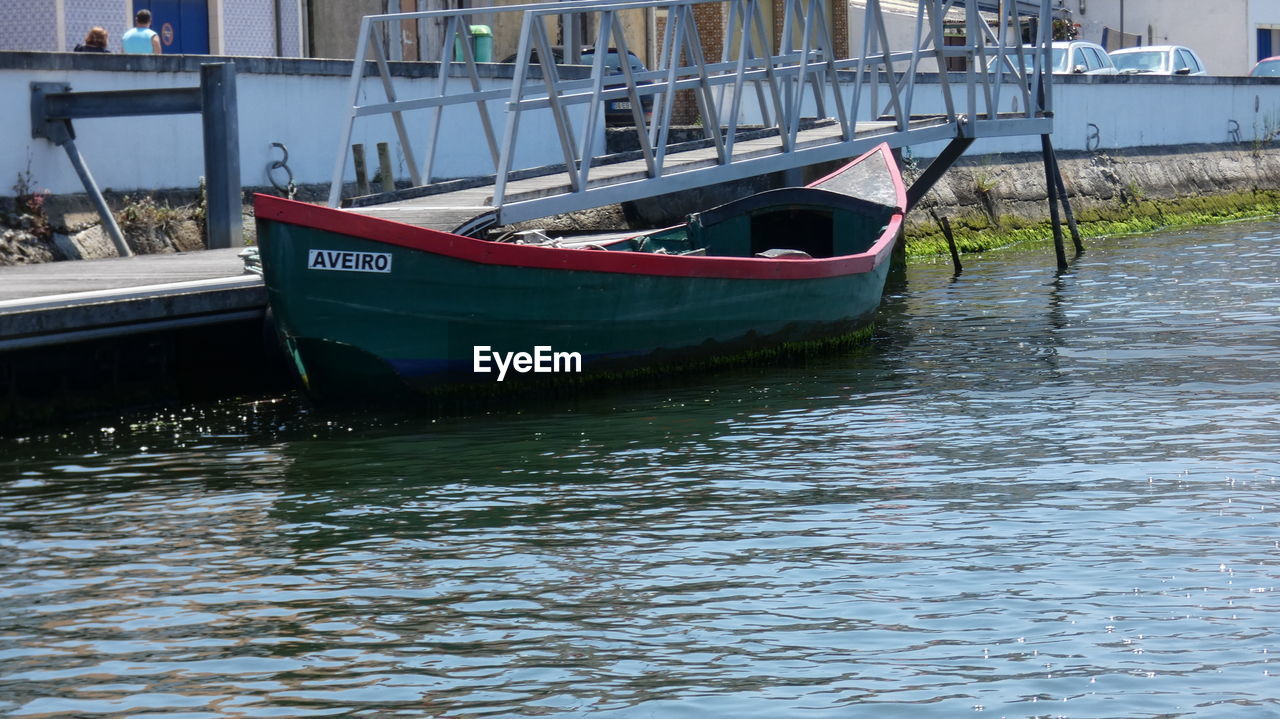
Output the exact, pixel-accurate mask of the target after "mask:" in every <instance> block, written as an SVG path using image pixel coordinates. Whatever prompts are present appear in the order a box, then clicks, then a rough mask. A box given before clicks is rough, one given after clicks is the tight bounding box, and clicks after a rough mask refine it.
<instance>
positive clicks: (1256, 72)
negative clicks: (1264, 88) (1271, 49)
mask: <svg viewBox="0 0 1280 719" xmlns="http://www.w3.org/2000/svg"><path fill="white" fill-rule="evenodd" d="M1249 77H1280V55H1277V56H1275V57H1269V58H1267V59H1265V60H1259V61H1258V64H1257V65H1254V66H1253V69H1252V70H1250V71H1249Z"/></svg>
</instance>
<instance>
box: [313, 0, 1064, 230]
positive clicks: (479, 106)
mask: <svg viewBox="0 0 1280 719" xmlns="http://www.w3.org/2000/svg"><path fill="white" fill-rule="evenodd" d="M708 6H714V7H718V8H719V10H720V13H721V15H720V17H721V18H722V19H723V21H724V23H723V25H722V28H723V29H724V32H725V39H724V42H723V47H724V51H723V53H722V57H721V59H720V61H719V62H707V61H706V59H705V58H703V56H702V53H703V51H702V39H701V36H700V34H699V28H698V21H697V18H696V17H695V13H694V10H695V9H700V12H701V13H702V14H701V15H699V16H698V17H703V18H705V16H706V15H705V13H706V9H707V7H708ZM823 8H824V5H823V3H822V2H820V0H785V2H784V3H783V15H784V17H783V21H784V22H783V28H782V30H781V33H780V37H779V38H778V40H777V45H778V47H777V48H776V49H771V46H770V43H769V42H767V40H768V38H767V35H766V33H765V32H764V27H765V25H764V19H763V17H762V8H761V3H760V2H759V0H638V1H634V2H616V1H614V0H582V1H580V2H560V3H550V4H540V5H523V6H505V7H495V8H485V9H484V10H483V11H481V10H479V9H474V8H473V9H469V10H450V11H431V12H420V13H399V14H389V15H379V16H370V17H366V18H365V19H364V22H363V24H362V26H361V35H360V41H359V45H358V48H357V55H356V57H357V62H356V64H355V70H354V71H353V73H352V79H351V86H350V97H351V100H352V105H351V111H350V114H349V117H348V123H347V126H346V133H345V135H344V137H343V140H342V145H341V149H340V151H339V159H338V161H337V163H336V167H335V170H334V179H333V183H332V185H331V187H332V190H331V194H330V197H329V203H330V205H331V206H335V207H337V206H346V207H348V208H349V209H351V210H352V211H355V212H360V213H364V214H369V215H374V216H378V217H383V218H387V219H395V220H398V221H401V222H406V223H408V224H414V225H419V226H423V227H429V228H432V229H437V230H443V231H453V232H458V233H461V234H476V233H480V232H482V231H484V230H485V229H487V228H489V227H493V226H497V225H505V224H509V223H513V222H520V221H524V220H530V219H535V218H540V217H547V216H551V215H556V214H561V213H565V212H571V211H575V210H583V209H589V208H593V207H599V206H603V205H607V204H612V203H618V202H625V201H631V200H638V199H643V198H647V197H653V196H657V195H662V194H667V193H672V192H679V191H683V190H688V189H692V188H698V187H704V186H709V185H714V184H718V183H723V182H728V181H731V180H738V179H743V178H747V177H753V176H757V175H762V174H766V173H771V172H777V171H781V170H788V169H794V168H799V167H804V166H808V165H813V164H817V163H822V162H828V161H834V160H841V159H845V158H851V157H854V156H856V155H858V154H861V153H862V152H864V151H865V150H867V149H869V148H870V147H872V146H873V145H876V144H879V143H881V142H887V143H888V144H889V145H890V146H892V147H902V146H906V145H915V144H921V143H926V142H937V141H949V142H950V145H948V147H947V149H946V150H945V151H944V152H943V153H942V154H941V155H940V156H939V158H938V159H937V160H935V161H934V163H933V166H931V167H930V168H928V169H927V170H926V172H925V173H924V174H923V175H922V177H921V178H920V180H919V181H917V183H916V186H915V187H913V188H912V192H911V193H910V196H911V197H913V198H916V199H918V197H919V196H920V195H922V194H923V192H925V191H927V189H928V186H930V185H931V184H932V183H933V182H935V181H936V180H937V178H938V177H939V176H940V175H941V174H942V172H944V171H945V170H946V168H947V167H948V166H949V165H950V164H951V163H952V162H954V160H955V159H956V158H957V157H958V156H959V155H960V154H961V153H962V152H963V151H964V149H965V148H967V147H968V145H969V144H970V143H972V142H973V140H974V139H976V138H978V137H991V136H1000V135H1023V134H1040V135H1046V134H1048V133H1049V132H1050V131H1051V130H1052V111H1051V107H1050V105H1049V103H1050V98H1051V92H1050V91H1049V87H1048V82H1049V79H1050V76H1049V74H1048V72H1047V69H1048V66H1049V62H1048V60H1049V56H1048V44H1049V42H1050V37H1049V34H1048V30H1049V28H1051V26H1052V22H1051V12H1050V0H1037V1H1035V2H997V1H995V0H990V1H986V2H974V1H972V0H970V1H969V2H966V1H965V0H918V9H919V13H918V16H917V20H916V32H915V43H914V45H913V46H912V47H910V48H906V49H898V50H894V49H893V48H890V47H889V41H888V34H887V31H886V27H885V23H884V17H883V12H882V10H881V7H880V2H879V0H868V2H867V5H866V10H865V17H864V18H863V21H864V24H863V37H862V52H861V54H860V55H859V56H858V57H856V58H852V59H837V58H836V57H835V56H834V54H833V50H832V48H833V47H834V44H833V42H832V38H831V35H830V32H829V27H828V22H827V20H826V14H825V10H824V9H823ZM646 11H661V12H662V13H663V14H664V16H665V17H666V23H665V31H664V32H663V37H662V41H661V49H660V51H659V53H658V58H659V60H658V63H657V66H656V67H655V68H654V69H645V68H642V67H634V68H633V67H632V66H631V64H629V63H627V62H621V63H616V58H618V57H626V56H627V55H628V52H629V51H628V49H627V44H626V43H627V37H626V33H625V32H624V31H623V26H624V22H623V18H624V17H625V16H626V14H627V13H631V14H634V13H636V12H646ZM480 12H484V14H485V15H486V16H492V15H494V14H499V13H520V14H521V19H522V22H523V26H522V33H521V40H520V47H519V50H518V52H517V54H516V62H515V70H514V78H513V81H512V85H511V89H510V90H505V89H502V90H492V89H490V90H484V89H482V85H481V82H480V75H479V72H478V71H477V68H478V67H479V65H478V64H477V63H476V62H475V59H474V56H473V53H472V51H471V43H470V29H469V28H470V24H471V20H472V16H474V15H476V14H478V13H480ZM561 18H568V19H566V20H564V22H565V25H566V27H574V28H579V27H594V28H596V30H597V37H596V42H595V44H594V46H593V47H587V48H586V49H580V50H579V51H578V52H579V53H580V57H578V58H573V57H562V58H561V57H557V53H561V55H563V53H565V52H568V53H569V54H570V55H572V54H575V53H573V51H571V50H568V49H567V48H561V47H560V46H553V45H552V43H551V41H550V37H549V35H548V32H547V25H548V22H549V21H550V20H553V19H557V20H558V19H561ZM422 20H433V21H437V22H441V23H443V24H444V27H445V38H446V39H448V38H456V39H457V48H458V49H459V50H461V51H462V55H463V61H462V62H452V63H451V62H450V60H451V53H452V52H453V50H454V47H455V44H454V43H453V42H445V43H443V44H442V47H443V48H444V50H442V52H441V56H440V58H439V60H440V65H439V67H440V68H441V72H440V73H439V75H438V77H437V79H436V83H435V85H436V86H435V88H434V90H435V92H434V93H433V94H432V95H430V96H427V97H418V98H402V97H399V96H397V90H396V87H395V84H394V83H393V82H392V79H391V73H390V70H389V65H388V61H387V56H388V52H387V47H388V43H387V42H386V37H387V33H388V32H389V31H391V30H392V29H393V28H396V27H401V26H400V25H397V23H403V22H406V21H422ZM775 20H776V18H775ZM944 23H946V25H948V26H950V27H955V26H956V24H957V23H963V25H964V27H965V28H966V29H967V30H968V39H967V44H965V45H945V44H943V43H942V42H938V41H935V39H939V38H942V37H943V34H944V31H943V28H944ZM1033 31H1034V33H1035V37H1036V38H1037V44H1036V45H1035V46H1033V47H1028V46H1024V45H1023V43H1022V38H1023V37H1025V36H1027V35H1028V34H1030V33H1031V32H1033ZM572 47H578V45H576V44H574V45H573V46H572ZM370 54H371V55H372V56H373V57H372V60H373V65H372V66H369V64H368V59H369V55H370ZM610 55H612V56H613V57H614V58H615V63H616V64H615V65H614V66H613V67H612V68H611V67H610V66H608V65H607V60H606V58H607V57H609V56H610ZM588 58H589V59H588ZM954 58H963V59H964V61H965V63H966V67H967V70H966V71H965V72H963V73H954V72H953V73H946V72H944V73H937V68H940V67H946V66H947V62H948V61H949V60H952V59H954ZM554 59H563V61H564V63H565V64H563V65H562V64H557V63H556V62H555V61H554ZM572 61H577V62H579V63H581V64H578V65H572V64H568V63H570V62H572ZM369 70H372V73H370V72H369ZM927 72H932V73H933V74H934V75H935V76H936V80H934V83H935V84H937V85H938V88H939V90H940V93H941V101H942V102H941V105H942V106H941V107H939V108H937V110H941V112H935V113H933V114H913V105H914V104H915V100H916V94H917V93H916V84H917V79H918V78H919V76H920V75H921V74H923V73H927ZM367 74H372V75H373V76H376V77H380V79H381V94H382V95H383V96H384V97H385V101H379V102H369V103H366V104H363V105H361V104H358V103H357V102H356V100H357V99H358V98H361V97H363V96H364V95H366V94H368V91H367V89H366V87H365V83H366V82H369V78H367V77H366V75H367ZM459 78H460V79H462V80H463V81H464V82H465V86H464V90H463V91H462V92H453V93H451V92H450V91H449V82H450V80H451V79H455V80H456V79H459ZM682 91H687V92H690V93H692V94H693V96H694V99H695V101H696V103H697V107H698V112H699V121H700V124H701V125H702V127H703V138H702V139H701V140H698V141H693V142H685V143H680V144H670V143H669V142H668V134H669V128H670V126H671V119H672V116H673V108H674V101H675V98H676V95H677V93H679V92H682ZM1002 95H1004V97H1005V99H1006V101H1005V104H1009V102H1008V98H1009V96H1010V95H1013V96H1014V97H1015V98H1016V99H1015V101H1014V104H1016V105H1017V106H1019V107H1021V108H1024V109H1023V110H1021V111H1019V112H1004V113H1001V112H999V111H998V109H997V108H999V107H1000V105H1001V96H1002ZM610 100H622V101H624V102H626V103H628V104H629V108H630V109H631V110H632V115H633V119H634V121H635V124H636V127H637V134H638V137H639V139H640V146H641V147H640V149H639V150H636V151H633V152H629V153H618V154H604V153H603V152H601V151H600V148H602V147H603V144H604V143H603V135H604V123H603V104H604V103H605V102H607V101H610ZM446 109H454V110H455V112H454V115H453V117H454V118H455V122H456V121H457V120H456V118H457V117H459V115H458V114H457V112H458V111H459V110H462V111H465V112H466V113H468V114H467V115H462V117H463V118H464V119H463V120H462V121H463V122H468V121H469V122H470V123H471V124H472V125H473V126H476V128H477V130H479V131H480V133H482V136H483V140H484V142H485V145H486V146H487V149H488V150H489V157H490V160H491V162H492V164H491V166H490V167H489V168H488V170H489V172H487V173H485V174H480V173H479V172H478V173H477V175H478V176H476V177H471V178H447V179H441V178H438V177H436V176H435V175H434V173H433V165H434V161H435V160H436V158H438V157H439V156H440V155H441V153H443V152H446V148H443V147H439V146H438V145H439V142H438V137H439V129H440V127H441V126H442V124H443V123H444V122H445V115H444V113H445V111H446ZM412 110H428V111H429V113H428V114H429V115H430V118H429V121H428V123H427V132H426V133H425V135H424V134H422V133H413V134H411V133H410V132H409V124H408V122H407V120H406V113H408V112H409V111H412ZM646 110H650V112H646ZM378 114H390V115H391V116H392V119H393V120H394V126H395V128H396V133H397V135H398V138H399V140H400V151H401V152H402V153H403V156H404V158H405V161H406V164H407V165H408V167H409V171H410V175H411V178H412V184H413V186H412V187H410V188H409V189H406V190H399V191H395V192H389V193H384V194H381V195H373V196H365V197H355V198H348V199H347V200H345V201H344V200H343V198H342V197H341V189H342V186H343V183H342V180H343V179H344V175H345V172H346V169H347V164H346V156H347V155H346V150H347V145H348V143H349V142H350V138H351V134H352V130H353V127H354V125H355V122H356V121H357V119H358V118H361V117H367V116H371V115H378ZM815 118H818V119H816V120H815ZM477 119H478V120H479V122H476V120H477ZM744 119H745V120H746V121H745V122H744V121H743V120H744ZM498 128H501V135H500V136H499V130H498ZM423 136H425V137H426V142H425V146H423V147H417V146H415V144H414V143H413V142H411V138H412V137H423ZM419 144H420V145H421V143H419ZM530 145H534V146H540V147H541V148H542V149H543V150H544V151H545V149H546V148H548V147H552V148H555V150H556V152H555V153H554V154H555V155H557V158H556V159H562V161H561V162H555V163H553V164H545V163H544V164H542V165H540V166H537V167H517V166H516V160H515V158H517V157H522V156H524V157H527V156H528V155H529V152H528V149H527V148H528V147H529V146H530ZM418 149H421V150H423V151H424V155H423V156H424V158H425V160H424V161H423V163H422V164H421V165H419V163H418V162H417V160H416V156H417V150H418ZM480 169H481V172H483V168H480Z"/></svg>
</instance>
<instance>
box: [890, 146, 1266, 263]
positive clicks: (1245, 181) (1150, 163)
mask: <svg viewBox="0 0 1280 719" xmlns="http://www.w3.org/2000/svg"><path fill="white" fill-rule="evenodd" d="M1058 164H1059V165H1060V167H1061V169H1062V177H1063V181H1064V184H1065V185H1066V188H1067V193H1068V195H1069V198H1070V200H1071V205H1072V208H1073V209H1074V211H1075V217H1076V221H1077V223H1078V224H1079V227H1080V230H1081V233H1082V234H1084V235H1085V236H1099V235H1107V234H1121V233H1126V232H1142V231H1148V230H1154V229H1157V228H1159V227H1166V226H1171V225H1190V224H1204V223H1212V222H1219V221H1225V220H1231V219H1240V218H1244V217H1253V216H1265V215H1273V214H1277V213H1280V149H1276V148H1272V147H1270V146H1266V145H1262V144H1258V145H1251V144H1245V145H1194V146H1183V147H1156V148H1137V149H1130V150H1108V151H1100V152H1092V153H1086V152H1072V153H1060V154H1059V155H1058ZM938 217H947V218H948V219H949V220H950V223H951V225H952V227H953V228H954V232H955V236H956V240H957V244H958V245H959V246H960V248H961V250H962V251H969V252H974V251H982V250H985V249H990V248H992V247H996V246H1000V245H1005V244H1009V243H1010V242H1016V241H1020V240H1032V239H1043V238H1047V237H1049V234H1050V227H1049V224H1048V223H1049V205H1048V202H1047V200H1046V191H1045V175H1044V165H1043V163H1042V160H1041V156H1040V155H1039V154H1038V153H1036V154H1019V155H1005V156H978V157H973V158H965V159H963V160H962V161H961V162H960V163H958V164H957V166H956V167H953V168H952V169H951V171H950V172H948V173H947V175H946V176H945V177H944V178H943V180H942V181H941V182H939V183H938V184H937V185H936V186H935V187H934V189H933V190H932V191H931V192H930V193H929V194H928V195H927V196H926V197H925V199H924V200H922V201H921V204H920V206H919V207H918V208H917V211H915V212H913V213H912V214H911V215H910V217H908V221H907V226H906V236H907V251H908V253H909V254H934V253H945V252H946V248H945V239H944V238H943V235H942V231H941V227H940V224H939V222H938V219H937V218H938ZM1064 225H1065V220H1064Z"/></svg>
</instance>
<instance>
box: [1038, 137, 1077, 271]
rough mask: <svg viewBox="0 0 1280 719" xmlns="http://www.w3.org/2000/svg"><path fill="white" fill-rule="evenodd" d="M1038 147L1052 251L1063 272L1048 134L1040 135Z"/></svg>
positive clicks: (1064, 262) (1064, 257) (1063, 250)
mask: <svg viewBox="0 0 1280 719" xmlns="http://www.w3.org/2000/svg"><path fill="white" fill-rule="evenodd" d="M1040 149H1041V154H1042V155H1043V158H1044V184H1045V188H1046V189H1048V191H1049V224H1051V225H1052V226H1053V252H1054V255H1055V256H1056V257H1057V259H1058V271H1059V272H1065V271H1066V270H1067V269H1068V268H1069V267H1070V265H1068V264H1067V250H1066V248H1064V247H1063V238H1062V218H1061V217H1059V216H1058V183H1057V182H1056V181H1055V180H1054V164H1053V144H1052V143H1050V142H1049V136H1048V135H1041V136H1040Z"/></svg>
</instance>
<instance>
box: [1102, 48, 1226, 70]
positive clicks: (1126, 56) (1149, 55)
mask: <svg viewBox="0 0 1280 719" xmlns="http://www.w3.org/2000/svg"><path fill="white" fill-rule="evenodd" d="M1111 62H1113V63H1115V66H1116V70H1117V71H1119V72H1120V74H1121V75H1208V74H1209V73H1208V72H1206V71H1205V69H1204V62H1203V61H1202V60H1201V59H1200V56H1199V55H1197V54H1196V52H1195V50H1192V49H1191V48H1189V47H1183V46H1182V45H1147V46H1143V47H1126V48H1122V49H1120V50H1112V51H1111Z"/></svg>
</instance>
